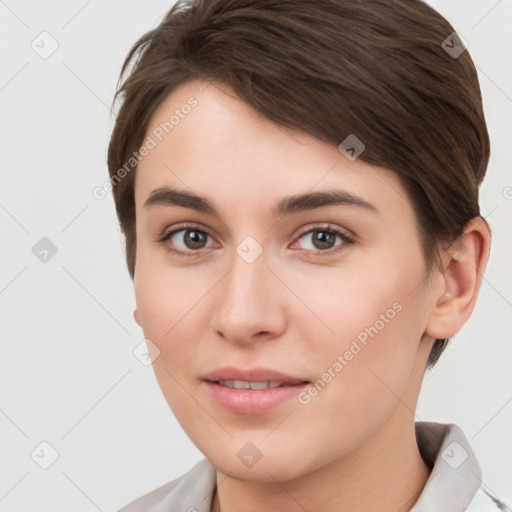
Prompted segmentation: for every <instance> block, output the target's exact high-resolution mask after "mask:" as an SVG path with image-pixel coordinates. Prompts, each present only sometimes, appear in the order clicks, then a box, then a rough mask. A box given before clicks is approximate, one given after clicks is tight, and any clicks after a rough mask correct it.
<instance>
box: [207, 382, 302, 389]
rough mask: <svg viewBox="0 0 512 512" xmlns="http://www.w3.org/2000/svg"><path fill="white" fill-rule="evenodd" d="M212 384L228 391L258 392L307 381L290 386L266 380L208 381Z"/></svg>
mask: <svg viewBox="0 0 512 512" xmlns="http://www.w3.org/2000/svg"><path fill="white" fill-rule="evenodd" d="M208 382H213V383H214V384H218V385H219V386H225V387H227V388H230V389H241V390H251V391H260V390H262V389H275V388H280V387H283V386H300V385H301V384H306V383H307V382H308V381H302V382H299V383H295V384H292V383H290V382H283V381H279V380H267V381H246V380H217V381H208Z"/></svg>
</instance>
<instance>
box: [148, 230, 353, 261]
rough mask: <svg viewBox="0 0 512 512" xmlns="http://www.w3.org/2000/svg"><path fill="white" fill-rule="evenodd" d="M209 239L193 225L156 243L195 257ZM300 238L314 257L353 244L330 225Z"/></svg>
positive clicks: (168, 234) (309, 253)
mask: <svg viewBox="0 0 512 512" xmlns="http://www.w3.org/2000/svg"><path fill="white" fill-rule="evenodd" d="M209 237H210V238H213V237H212V236H211V235H210V234H209V233H208V232H207V231H205V230H204V229H199V228H198V226H197V225H195V224H194V225H183V226H180V228H179V229H174V230H173V231H169V232H166V233H163V234H162V235H160V236H159V237H158V238H157V242H160V243H161V244H163V245H164V247H165V249H166V250H167V251H169V252H170V253H172V254H175V255H176V256H186V257H195V256H200V255H201V254H202V250H203V249H205V248H206V242H207V240H208V238H209ZM302 238H304V239H306V240H308V239H309V243H310V244H312V245H313V247H312V248H309V249H308V248H307V247H306V248H305V249H304V250H305V251H306V252H307V253H308V255H312V256H314V257H322V256H329V255H332V254H334V253H337V252H338V251H341V250H343V249H344V248H345V247H346V246H347V245H349V244H353V243H355V239H354V238H353V237H352V236H350V235H348V234H347V233H345V232H343V231H340V230H339V229H337V228H336V227H334V226H332V225H330V224H329V225H327V226H321V227H320V226H319V227H316V228H314V229H309V230H307V231H304V232H303V233H302V234H301V235H299V238H298V239H297V240H300V239H302ZM337 238H338V239H339V240H341V243H339V244H338V245H333V244H335V242H336V239H337ZM306 245H307V244H306ZM176 247H177V248H176Z"/></svg>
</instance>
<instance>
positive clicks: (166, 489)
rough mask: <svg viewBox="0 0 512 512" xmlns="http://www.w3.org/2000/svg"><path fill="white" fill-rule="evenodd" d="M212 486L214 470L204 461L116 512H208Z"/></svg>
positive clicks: (214, 477) (214, 483)
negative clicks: (171, 511) (176, 511)
mask: <svg viewBox="0 0 512 512" xmlns="http://www.w3.org/2000/svg"><path fill="white" fill-rule="evenodd" d="M215 486H216V471H215V468H214V467H213V466H212V465H211V464H210V462H209V461H208V460H207V459H202V460H201V461H199V462H198V463H197V464H196V465H195V466H193V467H192V468H191V469H190V470H189V471H187V472H186V473H185V474H183V475H181V476H180V477H178V478H176V479H174V480H172V481H171V482H168V483H166V484H164V485H162V486H160V487H157V488H156V489H154V490H153V491H151V492H148V493H147V494H144V495H143V496H141V497H140V498H137V499H136V500H134V501H132V502H130V503H128V504H127V505H125V506H124V507H123V508H121V509H119V510H118V512H161V511H162V512H163V511H167V510H178V509H180V510H181V509H183V511H184V512H187V510H194V509H195V510H196V511H197V512H202V511H203V510H204V511H205V512H206V511H207V512H209V511H210V503H211V497H212V494H213V491H214V490H215Z"/></svg>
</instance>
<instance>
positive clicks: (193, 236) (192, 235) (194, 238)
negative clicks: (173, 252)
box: [185, 231, 206, 249]
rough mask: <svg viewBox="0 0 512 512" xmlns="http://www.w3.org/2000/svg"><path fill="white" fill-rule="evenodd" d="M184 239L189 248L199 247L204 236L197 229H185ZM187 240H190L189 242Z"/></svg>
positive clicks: (204, 238)
mask: <svg viewBox="0 0 512 512" xmlns="http://www.w3.org/2000/svg"><path fill="white" fill-rule="evenodd" d="M185 239H186V243H187V246H188V247H189V249H201V248H202V247H203V246H204V242H205V241H206V236H205V234H204V233H200V232H199V231H187V232H186V235H185ZM201 239H202V240H201ZM188 242H190V244H189V243H188ZM201 242H202V243H201Z"/></svg>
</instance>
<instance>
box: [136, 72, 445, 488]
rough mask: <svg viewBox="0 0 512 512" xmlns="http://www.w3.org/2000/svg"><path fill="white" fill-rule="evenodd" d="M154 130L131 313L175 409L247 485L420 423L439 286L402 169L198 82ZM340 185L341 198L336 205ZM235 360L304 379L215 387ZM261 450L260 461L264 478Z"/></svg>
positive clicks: (141, 193) (212, 456) (304, 469)
mask: <svg viewBox="0 0 512 512" xmlns="http://www.w3.org/2000/svg"><path fill="white" fill-rule="evenodd" d="M191 98H192V99H191ZM187 105H189V106H188V107H187ZM171 116H174V117H171ZM165 123H167V124H165ZM146 135H147V137H150V138H151V139H152V140H153V142H154V143H155V144H153V142H149V143H148V144H147V147H151V149H150V150H149V151H148V152H147V154H146V156H144V157H143V159H142V160H141V162H140V164H139V166H138V169H137V175H136V182H135V201H136V219H137V220H136V233H137V253H136V266H135V275H134V284H135V295H136V303H137V309H136V311H135V318H136V320H137V322H138V323H139V325H140V326H141V327H142V329H143V331H144V335H145V337H146V338H148V339H149V340H151V344H150V345H149V348H150V352H151V353H152V356H153V357H154V361H153V367H154V371H155V373H156V377H157V379H158V382H159V385H160V387H161V389H162V392H163V394H164V396H165V398H166V400H167V402H168V403H169V405H170V407H171V408H172V410H173V412H174V414H175V416H176V418H177V420H178V421H179V422H180V424H181V426H182V427H183V429H184V430H185V432H186V433H187V435H188V436H189V437H190V439H191V440H192V442H193V443H194V444H195V445H196V446H197V447H198V449H199V450H200V451H201V452H202V453H204V454H205V456H206V457H207V458H208V459H209V460H210V462H211V463H212V464H213V465H214V466H215V467H216V468H217V469H219V470H221V471H222V472H223V473H226V474H227V473H231V476H234V477H236V478H240V479H250V480H253V481H256V480H260V481H267V479H269V474H271V475H273V478H276V477H277V476H279V477H280V478H282V479H289V478H293V477H296V476H300V475H303V474H306V473H308V472H309V471H312V470H315V469H317V468H320V467H323V466H325V465H327V464H329V463H332V462H334V461H335V460H337V459H340V458H341V457H348V456H349V455H350V454H352V453H355V452H356V451H357V450H358V449H359V448H361V447H362V446H364V444H365V443H366V442H367V441H368V440H369V439H370V438H371V437H372V436H373V435H374V434H376V433H377V432H378V431H379V430H381V429H382V428H383V427H384V425H386V424H389V422H390V420H391V419H392V418H397V417H398V416H399V415H402V414H405V413H406V412H407V414H409V416H408V418H409V417H410V412H409V411H406V409H407V408H406V407H404V406H403V403H402V402H403V401H404V400H408V399H410V400H411V401H412V400H413V399H414V397H415V393H417V391H418V388H419V385H420V383H421V378H422V376H423V371H424V366H425V363H426V357H427V356H428V350H427V349H430V347H431V346H432V345H431V342H432V338H431V337H429V336H427V335H426V334H425V327H426V324H427V321H428V316H429V312H430V311H431V309H432V307H433V305H434V302H435V296H436V292H438V291H439V290H437V289H436V287H435V286H433V287H432V284H431V283H430V285H429V283H428V281H427V280H426V279H425V276H426V267H425V261H424V257H423V254H422V250H421V246H420V240H419V237H418V230H417V225H416V220H415V216H414V213H413V208H412V205H411V203H410V201H409V199H408V198H407V195H406V192H405V190H404V188H403V187H402V185H401V183H400V181H399V179H398V177H397V176H396V174H395V173H393V172H392V171H391V170H388V169H384V168H375V167H372V166H370V165H368V164H365V163H364V162H362V161H361V160H360V159H356V160H354V161H350V160H349V159H348V158H347V157H346V156H345V155H344V154H342V153H341V152H340V151H339V149H338V148H337V147H336V146H334V145H329V144H326V143H324V142H321V141H320V140H318V139H316V138H314V137H312V136H311V135H309V134H306V133H305V132H300V131H292V130H287V129H284V128H282V127H278V126H277V125H275V124H273V123H272V122H271V121H269V120H268V119H266V118H264V117H262V116H261V115H260V114H259V113H257V112H256V111H254V110H253V109H251V108H250V107H249V106H248V105H247V104H246V103H244V102H243V101H241V100H240V99H238V98H236V97H235V96H234V95H233V93H232V92H229V91H228V90H227V89H226V88H225V87H222V86H220V85H211V84H207V83H205V82H201V81H193V82H189V83H187V84H184V85H182V86H181V87H180V88H178V89H176V90H175V91H174V92H173V93H172V94H171V95H170V96H168V97H167V98H166V99H165V101H164V102H163V103H162V104H161V105H160V107H159V108H158V109H157V110H156V111H155V113H154V115H153V117H152V119H151V121H150V123H149V126H148V130H147V133H146ZM148 141H149V139H146V142H148ZM340 142H341V140H340ZM166 187H168V188H169V189H173V190H174V191H178V192H185V193H188V194H194V195H196V196H201V197H203V198H207V200H208V201H209V203H208V205H209V207H210V208H209V209H205V208H202V209H200V208H198V205H199V201H198V200H188V202H184V200H183V199H179V197H180V196H179V194H171V193H170V192H169V190H167V191H165V190H164V191H162V189H165V188H166ZM157 189H161V193H160V194H157V193H156V192H155V191H156V190H157ZM329 190H333V191H338V192H340V194H339V196H338V199H340V198H341V200H340V201H338V202H333V201H331V202H330V203H329V202H327V203H326V202H325V201H324V203H322V201H321V199H322V197H323V199H324V200H325V197H324V196H322V195H321V194H320V193H323V192H326V191H329ZM313 193H314V194H317V195H316V196H315V197H316V199H315V197H313V199H310V200H309V201H304V200H302V201H300V200H295V201H293V200H288V201H286V200H285V198H289V197H290V196H301V195H305V194H313ZM332 197H334V194H333V195H331V199H332ZM277 205H280V206H281V207H280V208H278V207H277ZM193 206H196V207H197V208H194V207H193ZM213 212H215V213H213ZM164 238H165V240H163V241H162V239H164ZM174 251H178V252H174ZM420 358H421V360H419V359H420ZM228 366H229V367H233V368H235V369H238V370H240V371H241V372H244V371H246V370H252V369H255V368H259V369H266V370H269V371H270V370H272V371H275V372H281V373H283V374H285V375H286V376H289V377H294V378H297V379H298V381H301V382H304V381H305V382H307V384H297V385H293V386H292V385H284V386H281V387H280V388H274V389H270V390H269V389H267V390H262V391H259V390H236V389H235V390H233V389H229V388H228V387H226V386H223V385H220V384H213V383H212V382H208V381H207V380H205V378H206V376H207V375H208V374H210V377H211V372H214V371H216V370H219V369H223V368H226V367H228ZM261 375H263V376H265V372H264V373H263V374H261ZM261 375H260V377H261ZM214 377H215V376H214ZM228 377H229V376H228ZM250 377H251V376H250ZM257 377H258V375H256V376H254V375H253V376H252V378H248V379H247V380H250V381H251V380H252V381H262V380H266V379H263V378H257ZM214 380H216V379H215V378H214ZM221 380H230V379H229V378H228V379H226V378H225V379H221ZM240 380H244V379H240ZM269 380H272V379H269ZM276 380H279V379H276ZM281 381H282V382H283V381H285V379H284V378H283V379H282V380H281ZM224 384H226V383H224ZM228 384H229V383H228ZM391 390H392V391H391ZM249 394H251V395H250V396H249ZM397 397H401V399H402V402H401V401H400V400H399V399H398V398H397ZM223 400H225V401H224V402H223ZM411 405H412V404H411ZM412 407H414V405H412ZM248 443H250V444H248ZM248 455H249V456H253V458H254V457H255V458H256V459H258V457H259V460H258V461H257V463H255V464H253V465H252V467H251V463H250V462H247V463H246V462H244V461H249V459H248V458H247V456H248ZM256 459H255V460H256Z"/></svg>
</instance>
